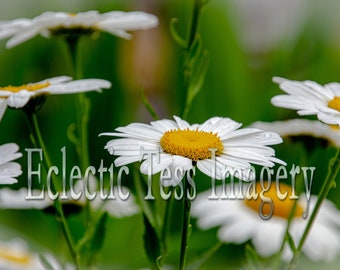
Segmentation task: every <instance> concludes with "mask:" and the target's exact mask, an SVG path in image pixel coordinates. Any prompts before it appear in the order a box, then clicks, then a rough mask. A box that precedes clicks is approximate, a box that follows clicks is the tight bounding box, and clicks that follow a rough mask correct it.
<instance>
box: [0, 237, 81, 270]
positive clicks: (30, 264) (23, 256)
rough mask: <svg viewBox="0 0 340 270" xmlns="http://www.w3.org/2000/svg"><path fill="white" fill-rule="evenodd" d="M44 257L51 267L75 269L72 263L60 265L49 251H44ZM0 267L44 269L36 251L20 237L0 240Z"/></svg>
mask: <svg viewBox="0 0 340 270" xmlns="http://www.w3.org/2000/svg"><path fill="white" fill-rule="evenodd" d="M44 258H45V259H46V260H47V262H48V263H49V264H50V266H52V267H53V269H67V270H72V269H75V268H74V267H73V266H72V265H70V264H68V265H66V266H61V265H60V264H59V262H58V261H57V260H56V259H55V258H54V257H53V256H52V255H51V254H49V253H44ZM0 269H6V270H44V269H46V268H45V267H44V265H43V264H42V263H41V261H40V258H39V255H38V253H35V252H32V251H30V250H29V246H28V244H27V243H26V242H25V241H24V240H23V239H21V238H13V239H11V240H9V241H1V240H0Z"/></svg>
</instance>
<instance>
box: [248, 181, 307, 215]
mask: <svg viewBox="0 0 340 270" xmlns="http://www.w3.org/2000/svg"><path fill="white" fill-rule="evenodd" d="M263 186H264V189H267V187H268V183H264V185H263ZM261 191H262V187H261V185H260V184H259V183H257V184H256V193H257V194H258V195H259V196H258V197H257V198H256V199H254V198H251V199H245V200H244V203H245V205H246V206H248V207H249V208H250V209H252V210H254V211H255V212H258V211H259V210H261V211H262V214H263V215H264V216H269V215H270V210H271V209H270V205H269V204H268V203H265V204H264V205H263V208H262V209H261V202H262V199H261V197H260V193H261ZM278 192H281V193H282V194H285V193H286V192H287V196H286V197H285V199H282V200H281V199H280V198H279V196H278ZM291 194H292V188H291V187H290V186H288V185H285V184H282V183H280V190H279V191H278V190H277V189H276V184H275V183H271V186H270V188H269V189H268V190H267V191H264V192H263V196H264V197H266V198H270V199H272V203H273V206H274V209H273V213H272V215H273V216H276V217H282V218H285V219H288V217H289V214H290V212H291V210H292V208H293V205H294V202H295V200H292V199H290V198H289V197H290V196H291ZM302 213H303V209H302V207H301V206H300V205H299V204H297V205H296V208H295V212H294V217H301V216H302Z"/></svg>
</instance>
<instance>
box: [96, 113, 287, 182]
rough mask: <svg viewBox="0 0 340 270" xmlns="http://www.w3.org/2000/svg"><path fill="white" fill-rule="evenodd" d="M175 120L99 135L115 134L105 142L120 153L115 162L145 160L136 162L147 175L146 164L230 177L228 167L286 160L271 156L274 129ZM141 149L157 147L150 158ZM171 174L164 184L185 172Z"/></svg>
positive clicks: (224, 120)
mask: <svg viewBox="0 0 340 270" xmlns="http://www.w3.org/2000/svg"><path fill="white" fill-rule="evenodd" d="M174 119H175V121H173V120H168V119H163V120H158V121H154V122H151V123H150V124H149V125H148V124H141V123H132V124H130V125H128V126H125V127H119V128H117V129H116V132H113V133H103V134H101V135H107V136H114V137H118V139H113V140H110V141H109V142H108V143H107V144H106V146H105V148H106V149H107V150H108V151H109V152H110V154H112V155H116V156H118V158H116V160H115V166H117V167H120V166H123V165H127V164H130V163H133V162H137V161H142V160H144V161H143V162H142V164H141V166H140V171H141V172H142V173H143V174H148V168H150V167H151V168H152V171H151V174H156V173H159V172H161V171H162V170H163V169H165V168H169V169H170V170H171V171H175V170H176V169H180V170H181V171H183V172H185V171H188V170H190V169H192V168H193V167H194V166H197V168H198V169H199V170H200V171H201V172H203V173H204V174H206V175H208V176H211V177H214V178H216V179H224V178H226V177H227V176H228V175H224V174H223V172H225V168H226V167H230V168H243V169H247V168H250V166H251V165H250V164H251V163H252V164H258V165H262V166H268V167H272V166H273V165H274V163H280V164H285V163H284V162H283V161H281V160H279V159H277V158H276V157H274V154H275V152H274V150H273V149H272V148H270V147H268V145H275V144H278V143H281V142H282V139H281V137H280V136H279V135H278V134H276V133H273V132H264V131H262V130H260V129H255V128H244V129H239V128H240V126H241V124H239V123H237V122H235V121H233V120H231V119H229V118H223V117H213V118H210V119H208V120H207V121H205V122H204V123H203V124H193V125H190V124H189V123H188V122H186V121H185V120H183V119H181V118H179V117H177V116H174ZM143 149H144V150H148V151H155V152H158V153H159V156H158V157H156V156H153V158H152V159H148V158H147V156H146V155H141V150H143ZM213 155H214V156H215V160H214V159H212V156H213ZM150 161H151V162H152V166H150V164H149V162H150ZM214 166H216V168H215V170H213V167H214ZM213 171H214V172H215V173H214V175H213ZM172 175H173V177H172V179H171V180H167V181H163V185H164V186H176V185H177V184H178V183H179V182H180V181H181V180H182V177H183V174H176V173H174V174H172ZM247 180H249V179H247Z"/></svg>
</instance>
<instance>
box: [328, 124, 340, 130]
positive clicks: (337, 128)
mask: <svg viewBox="0 0 340 270" xmlns="http://www.w3.org/2000/svg"><path fill="white" fill-rule="evenodd" d="M329 126H330V127H331V129H333V130H336V131H339V130H340V128H339V126H338V125H329Z"/></svg>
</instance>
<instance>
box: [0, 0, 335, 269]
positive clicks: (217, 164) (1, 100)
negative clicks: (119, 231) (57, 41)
mask: <svg viewBox="0 0 340 270" xmlns="http://www.w3.org/2000/svg"><path fill="white" fill-rule="evenodd" d="M203 2H204V3H205V4H206V3H207V2H208V1H202V2H201V1H197V2H195V3H201V5H202V6H204V5H205V4H204V5H203ZM199 6H200V5H196V8H198V7H199ZM196 11H197V10H196ZM196 15H197V16H196V17H195V16H193V17H194V18H196V19H197V20H198V17H199V16H198V14H196ZM158 23H159V21H158V18H157V17H156V16H155V15H152V14H148V13H145V12H140V11H137V12H136V11H134V12H123V11H110V12H107V13H99V12H98V11H94V10H91V11H86V12H80V13H67V12H51V11H49V12H44V13H42V14H40V15H38V16H36V17H34V18H20V19H15V20H10V21H0V39H8V41H7V42H6V47H7V48H12V47H14V46H18V45H20V44H22V43H24V42H28V41H29V40H30V39H32V38H35V37H36V36H42V37H45V38H55V37H58V38H61V39H62V40H63V41H66V43H67V44H68V45H69V47H68V48H69V49H71V50H70V52H71V54H72V53H75V51H72V49H74V48H75V47H76V46H75V45H76V43H77V42H78V40H79V39H80V38H81V37H82V36H88V37H91V38H93V37H97V36H98V34H99V33H101V32H105V33H108V34H111V35H114V36H116V37H120V38H124V39H130V38H131V34H130V32H131V31H136V30H147V29H151V28H154V27H156V26H157V25H158ZM193 29H195V28H193ZM172 31H173V32H175V30H174V29H172ZM173 34H174V36H175V37H176V40H177V41H179V43H181V44H182V46H184V47H185V46H187V48H186V49H185V50H186V53H187V58H188V59H189V60H188V61H189V62H190V65H194V64H195V63H196V62H195V61H196V60H197V58H199V56H202V55H203V54H202V55H200V54H199V53H197V52H198V51H200V49H201V48H199V47H200V46H201V43H199V41H198V40H199V38H200V37H197V36H199V35H192V36H193V39H194V42H193V44H190V43H189V42H188V43H187V42H186V41H184V40H182V39H181V38H180V37H179V36H177V34H176V33H173ZM191 34H195V33H191ZM195 42H196V43H195ZM195 53H197V55H194V54H195ZM73 56H74V59H72V60H75V58H76V57H75V55H73ZM190 57H192V58H193V59H191V58H190ZM202 57H203V56H202ZM202 62H204V61H203V60H202ZM73 64H75V65H74V66H75V67H76V66H77V65H76V63H73ZM194 70H195V69H193V70H190V72H188V73H190V74H189V75H190V76H191V75H192V76H193V77H190V76H189V75H188V74H186V73H185V72H184V73H185V75H188V77H190V78H189V79H192V80H193V81H199V82H200V83H197V84H198V85H200V84H202V81H203V78H204V75H205V73H204V72H203V71H202V72H201V73H200V72H198V73H199V74H201V77H200V78H198V79H197V78H196V77H195V76H194V75H193V74H195V72H194ZM191 73H192V74H191ZM74 74H77V72H74ZM202 74H203V75H202ZM193 78H194V79H193ZM273 81H274V83H277V84H278V85H279V87H280V88H281V89H282V90H283V91H284V92H285V94H283V95H278V96H275V97H273V98H272V100H271V102H272V104H273V105H275V106H278V107H283V108H288V109H293V110H296V111H297V113H298V114H299V115H300V116H313V115H315V116H316V117H317V121H315V120H307V119H293V120H289V121H278V122H274V123H264V122H256V123H253V124H251V125H249V126H247V127H242V124H241V123H239V122H237V121H235V120H233V119H231V118H229V117H228V116H223V115H222V116H212V117H210V118H208V119H206V120H205V121H204V122H203V123H194V124H192V123H189V122H188V121H187V120H186V119H185V118H186V117H185V113H183V115H182V116H177V115H175V116H173V118H164V119H158V120H154V121H151V122H150V123H140V122H132V123H126V124H124V125H122V126H119V127H109V128H108V130H107V131H104V132H102V133H101V134H99V136H100V137H104V138H105V139H106V138H107V137H108V139H107V141H106V142H105V146H104V147H103V148H104V149H105V150H106V151H107V153H108V156H109V157H110V158H112V157H111V156H114V161H112V162H113V163H112V164H111V166H110V167H104V166H103V160H101V162H100V166H99V167H95V166H90V164H88V163H89V160H90V153H91V152H90V151H88V144H89V145H90V143H89V142H88V141H87V140H88V136H87V135H88V132H87V129H88V117H89V111H90V109H89V108H90V102H89V100H90V99H89V98H87V97H86V96H85V93H88V92H99V93H102V90H103V89H110V88H111V87H112V83H111V82H110V81H108V80H105V79H102V78H84V79H76V80H73V78H71V77H69V76H67V75H61V76H55V77H51V78H47V79H42V80H38V81H37V82H28V83H23V84H22V85H17V86H15V85H7V86H2V87H0V124H1V120H2V119H3V118H4V117H6V110H7V109H8V108H11V109H14V110H21V111H23V112H24V114H25V116H26V117H27V120H28V124H29V127H30V132H31V133H32V134H31V138H32V142H33V144H35V146H36V148H27V147H25V150H26V153H28V156H27V159H28V163H27V164H26V165H27V166H26V167H27V170H28V172H27V179H25V180H27V181H26V182H24V183H22V182H20V181H18V180H20V179H24V178H25V177H26V174H25V175H23V176H21V175H22V174H23V172H22V167H21V164H19V162H18V159H20V158H21V157H22V153H20V152H19V146H18V145H17V144H16V143H6V144H3V145H1V146H0V185H2V186H1V188H0V208H1V209H35V210H37V211H45V212H48V211H49V210H51V209H53V211H54V212H53V213H54V214H55V216H56V220H57V222H59V223H58V224H59V225H61V231H62V233H63V235H64V237H65V240H66V244H67V246H68V248H69V250H70V255H71V256H70V257H71V258H72V259H73V264H74V265H71V264H70V265H69V264H68V263H67V264H66V265H62V266H61V265H59V261H58V258H55V257H54V256H52V255H51V254H50V253H49V252H47V253H44V254H43V257H44V259H43V260H39V258H38V255H37V254H36V252H35V251H31V249H30V247H29V246H28V245H27V243H26V242H25V241H23V240H22V239H18V238H13V239H11V240H8V241H7V240H6V241H0V268H1V267H3V268H4V269H20V267H26V268H25V269H43V268H44V266H46V265H48V266H49V268H51V269H59V268H60V269H61V268H63V269H80V266H83V265H82V264H87V265H86V266H89V265H90V264H91V263H93V262H95V261H96V260H95V258H96V257H95V255H97V253H98V252H99V250H100V248H101V247H102V246H103V243H104V240H103V239H104V235H105V231H106V230H107V229H109V228H106V227H105V226H104V224H105V221H106V219H107V215H109V216H110V217H113V218H124V217H128V216H133V215H135V214H140V213H142V214H141V215H142V217H143V218H142V219H141V220H143V225H144V227H145V231H144V237H143V240H144V244H145V248H146V253H147V256H148V258H149V260H150V261H151V264H152V266H153V268H157V269H158V268H160V265H161V263H163V262H162V260H163V259H164V258H165V259H166V257H167V256H166V255H167V254H166V253H165V250H166V246H167V245H166V239H167V237H166V234H167V231H168V230H167V229H168V228H167V227H168V225H169V224H172V222H169V220H168V218H169V216H170V215H171V214H173V213H171V211H172V210H171V207H170V206H171V203H173V202H174V200H172V198H174V199H175V200H178V201H179V200H181V201H183V203H182V204H181V206H180V207H182V206H183V209H184V210H183V215H182V214H181V215H180V218H178V217H177V216H176V220H179V222H182V223H183V227H182V238H181V250H180V256H179V257H180V259H179V261H180V263H179V269H184V265H185V259H186V251H187V237H188V235H190V233H189V232H191V230H192V229H193V231H194V232H198V231H201V230H210V229H214V228H217V229H216V232H217V236H216V237H217V239H218V241H220V242H222V243H225V244H237V245H245V244H249V243H250V244H251V245H252V247H253V248H254V250H255V252H256V254H257V255H259V256H260V257H263V258H270V257H273V256H275V255H276V256H277V257H278V258H279V261H280V260H282V261H283V262H287V263H291V264H292V263H293V262H294V263H295V260H296V259H297V258H299V256H300V255H301V253H303V254H304V255H305V256H307V257H308V258H309V259H310V260H312V261H332V260H334V259H335V258H336V257H337V256H338V255H339V254H340V219H339V217H340V211H339V210H338V209H337V207H336V206H335V205H334V204H333V203H332V202H331V201H330V200H328V199H326V197H327V194H328V191H329V189H330V187H331V186H332V184H334V183H333V182H332V181H334V179H335V177H336V175H337V170H335V171H334V172H331V171H330V172H329V175H331V176H333V174H334V178H333V179H332V178H329V179H330V180H332V181H330V180H329V181H325V182H326V183H327V185H328V186H327V185H326V186H325V187H323V188H321V193H320V194H321V195H320V196H316V195H314V193H313V192H312V183H313V176H314V171H315V170H316V168H315V167H300V166H295V165H293V166H292V167H291V168H290V170H287V167H286V166H287V163H286V162H285V161H283V160H282V159H281V158H280V157H277V156H276V152H275V147H276V146H277V145H278V144H281V143H283V142H284V140H283V138H289V137H292V136H300V135H303V136H306V135H307V136H313V137H317V138H323V139H326V140H327V141H329V143H330V145H332V146H335V147H336V148H339V146H340V136H339V135H340V133H339V127H340V84H339V83H329V84H326V85H323V86H322V85H320V84H318V83H316V82H313V81H302V82H301V81H292V80H288V79H284V78H279V77H274V78H273ZM190 83H193V82H188V85H189V87H188V88H189V90H190V89H191V90H192V89H194V90H195V91H197V92H198V91H199V90H196V87H194V86H192V84H190ZM200 86H201V85H200ZM198 88H200V87H197V89H198ZM189 90H188V91H189ZM68 94H72V95H77V96H78V97H79V99H78V102H79V103H78V104H77V105H78V107H77V110H78V115H77V123H76V124H74V125H71V126H70V128H69V129H68V130H67V134H68V137H69V139H70V141H71V142H72V143H74V146H75V152H77V155H78V156H77V158H78V160H79V163H81V164H80V165H79V166H78V165H75V166H73V167H72V168H71V170H67V168H66V163H67V162H66V148H65V147H62V148H61V155H62V159H61V164H62V167H61V168H58V167H57V166H56V165H53V164H52V162H51V160H50V158H49V156H48V155H47V154H48V151H47V147H46V146H45V144H44V140H43V136H42V135H41V133H40V130H39V125H38V120H37V112H38V111H39V109H40V108H41V107H42V106H43V105H45V104H48V102H47V98H48V96H50V95H68ZM104 94H105V92H104ZM186 94H188V93H186ZM189 94H190V93H189ZM191 94H192V93H191ZM194 94H196V93H194ZM194 94H192V96H194ZM188 96H189V97H190V98H188V99H190V100H189V101H188V100H186V101H185V104H186V105H185V106H188V107H190V106H189V105H191V101H192V100H191V99H193V97H192V96H190V95H188ZM144 103H145V105H146V107H151V109H150V108H149V111H151V112H152V110H153V108H152V106H151V105H150V104H149V103H148V101H147V100H146V101H145V102H144ZM188 104H189V105H188ZM189 109H190V108H187V107H185V108H184V110H183V111H184V112H188V111H189ZM39 112H40V111H39ZM155 115H156V114H155ZM39 116H40V115H39ZM155 118H156V117H155ZM47 126H48V125H47ZM334 126H336V127H335V128H334ZM37 146H39V147H37ZM102 150H103V149H102ZM33 153H37V154H38V158H40V160H39V162H41V163H36V164H35V166H33V164H32V160H33V158H32V154H33ZM107 153H106V152H105V154H107ZM36 160H37V159H35V161H36ZM336 161H338V160H336ZM132 164H134V165H135V167H133V166H132ZM136 164H137V165H136ZM333 164H337V163H336V162H333V163H331V164H330V170H331V169H332V168H333V167H332V166H333ZM113 165H114V166H115V167H118V168H119V170H118V172H117V173H116V172H115V171H114V166H113ZM86 166H87V167H86ZM276 166H280V167H279V168H278V169H277V173H276V174H275V173H274V168H275V167H276ZM26 167H25V168H26ZM43 167H44V169H43V170H44V174H42V168H43ZM338 167H339V168H340V165H338ZM34 168H36V169H34ZM257 168H261V170H260V171H261V172H260V175H259V174H258V173H257V172H256V170H257ZM339 168H338V169H339ZM66 171H70V173H69V174H67V173H66ZM104 173H107V175H105V176H104ZM96 174H99V179H98V177H97V175H96ZM42 175H43V176H46V177H45V179H43V180H42V177H43V176H42ZM123 175H124V176H126V180H127V181H126V182H127V185H126V186H125V185H122V178H121V177H122V176H123ZM115 176H117V185H116V186H114V185H113V184H114V178H115ZM19 177H20V178H19ZM34 177H36V178H35V179H36V180H38V181H36V182H35V183H33V178H34ZM153 177H159V182H158V183H159V189H158V191H159V193H160V194H158V193H157V194H156V193H155V192H154V191H155V189H154V187H155V185H154V183H153ZM288 177H290V178H291V181H290V183H289V181H283V180H287V179H288ZM302 177H303V181H301V183H302V184H303V188H299V189H297V188H296V186H297V181H298V180H297V179H298V178H299V180H301V179H300V178H302ZM207 178H208V179H209V180H208V181H211V186H210V190H201V186H200V189H196V182H198V181H202V180H201V179H207ZM272 178H275V179H272ZM104 179H109V180H110V183H109V185H107V183H104ZM129 180H132V181H131V182H130V181H129ZM227 181H229V182H227ZM288 183H289V184H288ZM13 184H18V185H20V186H18V187H16V188H13V186H11V185H13ZM124 184H125V183H124ZM37 186H39V188H37ZM202 186H206V185H205V184H204V185H202ZM301 186H302V185H301ZM130 188H131V189H130ZM302 190H303V191H302ZM142 192H145V193H144V194H143V193H142ZM178 192H179V194H180V195H178ZM197 192H198V194H196V193H197ZM322 192H324V193H322ZM98 194H99V196H97V195H98ZM117 194H118V196H115V195H117ZM135 195H136V196H135ZM158 195H159V196H158ZM156 198H161V199H162V200H161V201H157V200H156ZM149 200H153V202H149ZM70 205H71V206H76V207H79V208H81V209H84V216H85V217H84V219H86V222H85V223H86V224H82V226H83V227H82V226H79V227H81V229H84V235H82V238H80V237H79V234H80V233H79V232H77V235H76V237H74V236H73V235H72V231H71V230H70V229H69V227H68V221H69V220H68V217H67V216H66V214H64V208H66V207H65V206H70ZM176 210H177V208H176ZM190 211H191V212H190ZM173 212H174V211H173ZM103 213H104V214H103ZM310 213H312V214H311V215H310ZM176 215H177V213H176ZM190 217H192V218H193V220H194V222H193V224H194V226H193V227H191V225H190ZM72 221H73V220H72ZM96 222H97V223H96ZM81 229H79V230H81ZM77 230H78V228H77ZM201 233H203V232H201ZM79 238H80V240H79V242H76V241H75V239H79ZM301 243H302V245H301V246H300V244H301ZM208 253H209V252H208ZM84 254H85V255H84ZM42 262H44V263H42ZM42 264H44V265H42ZM18 265H19V266H18ZM290 266H291V265H290ZM23 269H24V268H23Z"/></svg>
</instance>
